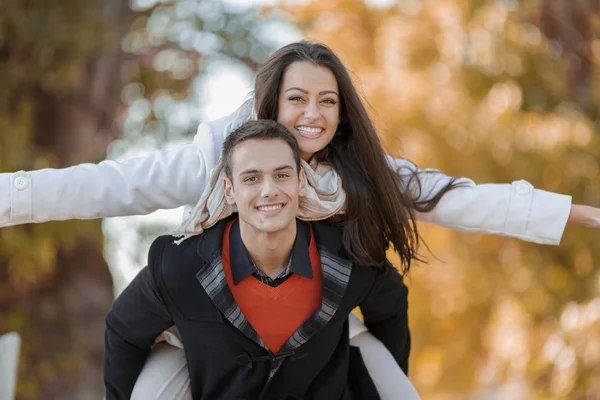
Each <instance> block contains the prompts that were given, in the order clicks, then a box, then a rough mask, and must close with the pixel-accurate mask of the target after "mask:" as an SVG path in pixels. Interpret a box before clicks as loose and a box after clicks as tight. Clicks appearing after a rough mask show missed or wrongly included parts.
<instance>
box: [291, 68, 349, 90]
mask: <svg viewBox="0 0 600 400" xmlns="http://www.w3.org/2000/svg"><path fill="white" fill-rule="evenodd" d="M294 87H296V88H298V89H303V90H306V91H308V92H312V91H316V92H322V91H335V92H336V93H337V92H338V84H337V80H336V79H335V75H333V72H331V70H330V69H329V68H327V67H324V66H321V65H315V64H312V63H308V62H301V61H298V62H295V63H292V64H291V65H290V66H289V67H288V68H287V69H286V71H285V72H284V74H283V80H282V82H281V89H282V90H284V91H285V90H288V89H290V88H294Z"/></svg>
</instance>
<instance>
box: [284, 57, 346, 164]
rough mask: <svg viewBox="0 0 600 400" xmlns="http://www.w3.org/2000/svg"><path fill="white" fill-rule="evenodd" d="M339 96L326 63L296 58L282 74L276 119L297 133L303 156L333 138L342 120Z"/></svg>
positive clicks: (308, 154) (310, 154) (320, 147)
mask: <svg viewBox="0 0 600 400" xmlns="http://www.w3.org/2000/svg"><path fill="white" fill-rule="evenodd" d="M340 100H341V99H340V95H339V90H338V84H337V81H336V79H335V76H334V75H333V73H332V72H331V71H330V70H329V69H328V68H326V67H321V66H318V65H314V64H311V63H308V62H295V63H293V64H291V65H290V66H289V67H288V68H287V70H286V71H285V73H284V74H283V79H282V81H281V86H280V87H279V100H278V104H277V110H278V112H277V122H279V123H280V124H282V125H283V126H285V127H286V128H287V129H288V130H289V131H290V132H292V134H294V136H296V139H297V140H298V145H299V146H300V156H301V157H302V159H303V160H305V161H309V160H310V159H311V157H312V156H313V155H314V154H315V153H316V152H318V151H319V150H322V149H323V148H324V147H325V146H327V145H328V144H329V142H331V139H332V138H333V136H334V135H335V132H336V131H337V126H338V124H339V123H340Z"/></svg>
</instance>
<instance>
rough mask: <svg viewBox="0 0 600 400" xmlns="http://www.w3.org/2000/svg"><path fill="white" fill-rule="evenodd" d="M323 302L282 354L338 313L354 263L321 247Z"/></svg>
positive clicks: (295, 346)
mask: <svg viewBox="0 0 600 400" xmlns="http://www.w3.org/2000/svg"><path fill="white" fill-rule="evenodd" d="M319 257H320V260H321V270H322V278H321V279H322V283H323V295H322V297H323V301H322V303H321V308H320V309H319V310H317V311H316V312H315V313H314V314H313V315H312V316H311V317H310V318H309V319H308V320H306V321H305V322H304V324H302V326H301V327H300V328H298V330H297V331H296V332H294V334H293V335H292V336H291V337H290V338H289V339H288V341H287V342H286V343H285V344H284V345H283V347H282V348H281V350H280V352H283V351H291V350H295V349H297V348H298V347H300V346H302V345H303V344H304V343H306V342H307V341H308V340H309V339H310V338H311V337H313V336H314V335H315V334H316V333H317V332H318V331H319V330H321V329H322V328H323V327H324V326H325V325H326V324H327V323H328V322H329V321H330V320H331V318H333V316H334V315H335V313H336V312H337V310H338V308H339V306H340V304H341V303H342V299H343V298H344V294H345V293H346V288H347V287H348V281H349V280H350V274H351V273H352V262H350V261H348V260H346V259H343V258H340V257H337V256H335V255H333V254H332V253H330V252H329V251H327V249H325V248H324V247H322V246H319Z"/></svg>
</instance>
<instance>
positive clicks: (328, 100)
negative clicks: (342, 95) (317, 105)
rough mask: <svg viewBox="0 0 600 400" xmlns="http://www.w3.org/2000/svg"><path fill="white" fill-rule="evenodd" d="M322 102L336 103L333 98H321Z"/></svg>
mask: <svg viewBox="0 0 600 400" xmlns="http://www.w3.org/2000/svg"><path fill="white" fill-rule="evenodd" d="M323 102H325V103H327V104H337V102H336V101H335V100H333V99H325V100H323Z"/></svg>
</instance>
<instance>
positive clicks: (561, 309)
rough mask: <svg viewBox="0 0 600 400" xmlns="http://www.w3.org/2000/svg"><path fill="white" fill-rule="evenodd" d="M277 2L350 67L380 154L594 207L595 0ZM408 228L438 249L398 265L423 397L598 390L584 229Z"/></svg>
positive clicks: (581, 395)
mask: <svg viewBox="0 0 600 400" xmlns="http://www.w3.org/2000/svg"><path fill="white" fill-rule="evenodd" d="M284 4H287V5H286V7H287V9H288V10H289V11H290V12H292V11H293V18H292V19H291V21H292V22H293V23H295V24H296V25H297V26H298V27H299V28H300V29H301V30H302V32H303V33H304V34H305V36H306V37H307V38H309V39H313V40H316V41H320V42H324V43H325V44H327V45H329V46H331V47H332V48H333V49H334V50H335V51H336V52H337V53H338V54H339V55H340V56H341V57H342V59H343V60H344V61H345V62H346V64H347V66H348V67H349V68H350V69H351V70H352V71H353V74H354V78H355V83H356V84H357V86H358V87H359V88H360V89H361V90H362V92H363V94H364V95H365V98H366V99H367V101H368V103H369V105H370V112H371V117H372V118H373V120H374V121H375V122H376V125H377V126H378V128H379V132H380V134H381V137H382V139H383V141H384V143H385V145H386V146H387V147H388V149H389V150H390V152H391V153H392V154H397V155H400V156H404V157H406V158H409V159H411V160H413V161H415V162H417V163H418V164H419V165H422V166H424V167H434V168H440V169H442V170H443V171H445V172H446V173H449V174H453V175H458V176H469V177H471V178H473V179H475V180H476V181H478V182H511V181H513V180H517V179H521V178H524V179H527V180H528V181H530V182H532V183H533V184H534V185H535V186H536V187H539V188H542V189H547V190H551V191H556V192H562V193H568V194H572V195H573V196H574V201H575V202H579V203H581V202H583V203H586V204H590V205H594V206H599V205H600V185H599V184H598V170H599V164H598V161H599V158H600V147H599V146H598V143H599V138H598V134H597V133H598V118H599V116H600V114H599V113H598V107H597V104H598V102H599V101H600V75H599V74H598V71H599V67H600V17H599V14H600V13H599V12H598V1H569V0H565V1H545V0H539V1H533V2H520V1H517V0H486V1H474V0H436V1H425V0H403V1H396V2H394V1H385V0H372V1H369V0H365V1H355V0H332V1H328V2H322V1H307V2H303V3H302V4H298V3H297V2H292V3H289V4H288V3H284ZM276 7H278V6H276ZM420 227H421V229H422V231H421V233H422V234H423V235H424V238H425V240H426V242H427V243H428V244H429V245H430V246H431V248H432V250H433V252H434V254H435V256H436V257H437V258H434V257H429V258H430V263H429V264H428V265H422V266H416V267H415V269H414V270H413V272H412V274H411V276H410V278H409V282H410V284H411V303H410V304H411V306H410V309H411V313H410V314H411V325H412V331H413V337H414V352H413V355H412V360H411V363H412V366H411V379H412V380H413V382H414V383H415V384H416V386H417V389H418V390H419V392H420V393H421V395H422V397H423V398H425V399H449V398H469V397H471V396H473V397H475V398H480V397H482V396H488V397H489V398H510V399H517V398H518V399H525V398H526V399H550V398H555V399H558V398H561V399H562V398H569V399H589V398H594V396H596V395H597V393H599V392H600V387H599V386H598V385H599V383H598V380H597V377H598V376H600V313H599V312H598V310H599V309H600V298H599V297H595V296H598V290H599V287H600V265H599V264H598V261H597V260H600V248H598V246H595V243H596V242H597V241H598V240H599V239H600V235H599V234H598V233H597V232H590V231H584V230H583V229H573V228H569V232H568V233H567V234H565V236H564V238H563V241H562V244H561V246H560V247H551V246H538V245H532V244H527V243H523V242H519V241H516V240H513V239H507V238H502V237H497V236H487V235H478V234H458V233H455V232H452V231H449V230H446V229H441V228H436V227H429V226H424V225H421V226H420ZM488 397H486V398H488Z"/></svg>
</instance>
